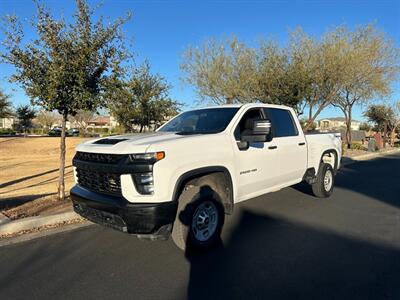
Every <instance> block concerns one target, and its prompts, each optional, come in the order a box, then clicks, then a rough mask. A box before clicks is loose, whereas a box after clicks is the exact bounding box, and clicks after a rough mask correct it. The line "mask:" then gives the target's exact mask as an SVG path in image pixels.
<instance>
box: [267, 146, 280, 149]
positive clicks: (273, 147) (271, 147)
mask: <svg viewBox="0 0 400 300" xmlns="http://www.w3.org/2000/svg"><path fill="white" fill-rule="evenodd" d="M276 148H278V146H269V147H268V149H276Z"/></svg>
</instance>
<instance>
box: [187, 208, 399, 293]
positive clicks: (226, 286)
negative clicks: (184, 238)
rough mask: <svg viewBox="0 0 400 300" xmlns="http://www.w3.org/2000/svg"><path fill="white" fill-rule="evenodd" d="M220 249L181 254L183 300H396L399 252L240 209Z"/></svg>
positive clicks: (395, 249)
mask: <svg viewBox="0 0 400 300" xmlns="http://www.w3.org/2000/svg"><path fill="white" fill-rule="evenodd" d="M231 232H232V233H231V234H230V237H229V238H227V241H226V243H225V246H223V245H219V246H218V247H216V248H214V249H211V250H210V251H208V252H205V253H202V254H198V255H190V254H186V257H187V259H188V261H189V262H190V264H191V270H190V278H189V285H188V290H187V298H188V299H400V286H399V285H398V283H399V280H400V251H399V249H398V248H396V247H389V246H384V245H379V244H373V243H370V242H365V241H361V240H357V239H353V238H348V237H345V236H341V235H338V234H337V233H332V232H325V231H322V230H319V229H316V228H311V227H309V226H304V225H302V224H296V223H292V222H289V221H286V220H283V219H279V218H276V217H271V216H265V215H258V214H255V213H253V212H250V211H247V210H244V211H243V212H242V214H241V216H240V218H239V222H238V223H237V225H236V226H234V228H233V230H232V231H231Z"/></svg>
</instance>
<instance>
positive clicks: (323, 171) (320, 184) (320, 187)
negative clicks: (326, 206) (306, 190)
mask: <svg viewBox="0 0 400 300" xmlns="http://www.w3.org/2000/svg"><path fill="white" fill-rule="evenodd" d="M327 173H330V175H328V174H327ZM325 176H328V177H329V178H330V179H329V180H330V181H331V182H330V184H325V179H326V178H325ZM334 185H335V173H334V171H333V168H332V166H331V165H330V164H327V163H321V165H320V167H319V170H318V174H317V178H316V182H315V183H313V184H312V185H311V187H312V191H313V193H314V195H315V196H316V197H318V198H328V197H330V195H332V193H333V187H334Z"/></svg>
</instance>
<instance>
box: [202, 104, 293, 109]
mask: <svg viewBox="0 0 400 300" xmlns="http://www.w3.org/2000/svg"><path fill="white" fill-rule="evenodd" d="M260 106H261V107H274V108H286V109H288V108H290V107H289V106H286V105H277V104H267V103H246V104H222V105H212V106H207V107H202V108H195V109H209V108H225V107H226V108H229V107H235V108H240V107H248V108H250V107H260Z"/></svg>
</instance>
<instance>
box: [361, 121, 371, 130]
mask: <svg viewBox="0 0 400 300" xmlns="http://www.w3.org/2000/svg"><path fill="white" fill-rule="evenodd" d="M371 129H372V126H371V125H370V124H369V123H367V122H363V123H361V124H360V130H364V131H370V130H371Z"/></svg>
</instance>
